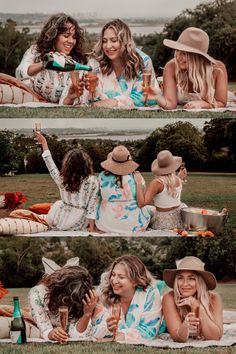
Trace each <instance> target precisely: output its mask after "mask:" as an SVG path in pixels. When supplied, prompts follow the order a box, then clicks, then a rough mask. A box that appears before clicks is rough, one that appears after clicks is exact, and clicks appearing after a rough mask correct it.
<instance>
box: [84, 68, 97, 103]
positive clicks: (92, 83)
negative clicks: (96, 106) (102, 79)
mask: <svg viewBox="0 0 236 354" xmlns="http://www.w3.org/2000/svg"><path fill="white" fill-rule="evenodd" d="M87 78H88V81H89V93H90V102H91V105H92V106H93V103H94V98H95V93H96V87H97V83H98V77H97V73H96V72H95V71H89V72H88V74H87Z"/></svg>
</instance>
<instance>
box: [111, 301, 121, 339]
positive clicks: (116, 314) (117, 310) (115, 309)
mask: <svg viewBox="0 0 236 354" xmlns="http://www.w3.org/2000/svg"><path fill="white" fill-rule="evenodd" d="M120 315H121V304H120V303H115V304H113V305H112V317H113V318H114V320H116V321H117V325H116V327H115V329H114V330H113V338H112V340H113V341H115V339H116V332H117V328H118V322H119V320H120Z"/></svg>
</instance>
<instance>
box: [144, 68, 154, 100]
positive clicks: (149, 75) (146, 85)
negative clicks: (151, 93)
mask: <svg viewBox="0 0 236 354" xmlns="http://www.w3.org/2000/svg"><path fill="white" fill-rule="evenodd" d="M151 79H152V71H151V70H150V69H144V70H143V87H144V88H145V89H147V92H145V93H144V106H147V100H148V89H149V88H150V86H151Z"/></svg>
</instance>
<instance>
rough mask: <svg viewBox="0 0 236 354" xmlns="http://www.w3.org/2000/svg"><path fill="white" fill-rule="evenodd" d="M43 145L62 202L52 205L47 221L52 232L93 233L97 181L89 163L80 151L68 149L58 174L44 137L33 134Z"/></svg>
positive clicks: (87, 157)
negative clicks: (79, 231) (76, 231)
mask: <svg viewBox="0 0 236 354" xmlns="http://www.w3.org/2000/svg"><path fill="white" fill-rule="evenodd" d="M35 134H36V138H37V140H38V142H39V143H40V144H42V148H43V154H42V157H43V159H44V161H45V163H46V165H47V168H48V170H49V173H50V175H51V177H52V178H53V180H54V181H55V183H56V184H57V186H58V188H59V191H60V195H61V200H59V201H57V202H55V203H54V204H53V205H52V207H51V209H50V210H49V213H48V215H47V216H46V221H47V222H48V224H49V226H50V227H51V228H53V229H54V230H86V229H87V228H88V230H89V231H94V225H95V218H96V209H97V193H98V180H97V177H96V176H94V174H93V165H92V160H91V158H90V157H89V155H88V154H87V153H86V152H85V151H84V150H83V149H82V148H76V149H73V150H70V151H69V152H68V153H67V154H66V155H65V157H64V159H63V162H62V168H61V171H59V170H58V168H57V166H56V165H55V163H54V161H53V159H52V156H51V153H50V151H49V150H48V144H47V140H46V139H45V137H44V136H43V135H42V134H41V133H40V132H37V131H36V132H35Z"/></svg>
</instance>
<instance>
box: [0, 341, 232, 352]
mask: <svg viewBox="0 0 236 354" xmlns="http://www.w3.org/2000/svg"><path fill="white" fill-rule="evenodd" d="M0 350H2V351H1V352H2V353H4V354H8V353H11V354H13V353H14V354H15V353H18V354H25V353H34V354H60V353H63V354H65V353H66V354H80V353H83V354H124V353H127V354H139V353H140V354H233V353H236V348H235V347H213V348H183V349H159V348H151V347H145V346H142V345H126V344H117V343H109V344H108V343H94V342H87V343H85V342H77V343H71V344H66V346H65V345H60V344H49V343H40V344H38V343H28V344H25V345H22V346H20V345H13V344H1V345H0Z"/></svg>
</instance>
